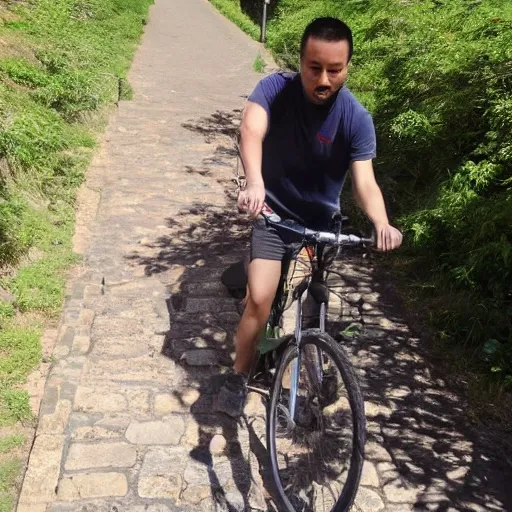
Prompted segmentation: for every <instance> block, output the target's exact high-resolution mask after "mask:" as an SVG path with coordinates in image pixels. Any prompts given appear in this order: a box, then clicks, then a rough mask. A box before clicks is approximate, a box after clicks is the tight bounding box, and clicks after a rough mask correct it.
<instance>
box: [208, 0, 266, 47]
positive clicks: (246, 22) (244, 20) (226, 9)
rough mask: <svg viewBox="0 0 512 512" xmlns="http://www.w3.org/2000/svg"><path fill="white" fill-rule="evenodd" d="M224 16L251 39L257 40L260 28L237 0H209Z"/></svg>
mask: <svg viewBox="0 0 512 512" xmlns="http://www.w3.org/2000/svg"><path fill="white" fill-rule="evenodd" d="M209 1H210V2H211V3H212V4H213V5H214V6H215V7H216V8H217V9H218V10H219V11H220V12H221V13H222V14H224V16H226V17H227V18H229V19H230V20H231V21H232V22H233V23H234V24H235V25H237V26H238V27H240V28H241V29H242V30H243V31H244V32H245V33H247V34H249V35H250V36H251V37H252V38H253V39H255V40H256V41H259V39H260V28H259V26H258V25H257V24H256V23H254V21H253V20H251V18H250V17H249V16H248V15H247V14H245V13H244V12H243V10H242V8H241V7H240V3H239V2H238V0H209Z"/></svg>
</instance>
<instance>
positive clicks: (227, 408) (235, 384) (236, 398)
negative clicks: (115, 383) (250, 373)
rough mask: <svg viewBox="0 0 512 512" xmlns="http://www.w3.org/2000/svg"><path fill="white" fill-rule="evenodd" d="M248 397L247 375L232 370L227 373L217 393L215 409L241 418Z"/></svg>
mask: <svg viewBox="0 0 512 512" xmlns="http://www.w3.org/2000/svg"><path fill="white" fill-rule="evenodd" d="M246 398H247V386H246V383H245V377H244V376H243V375H242V374H240V373H236V372H231V373H229V374H227V375H226V380H225V382H224V384H223V385H222V387H221V388H220V391H219V394H218V395H217V399H216V401H215V406H214V407H215V411H216V412H223V413H224V414H227V415H228V416H231V417H232V418H239V417H240V416H241V415H242V413H243V411H244V406H245V400H246Z"/></svg>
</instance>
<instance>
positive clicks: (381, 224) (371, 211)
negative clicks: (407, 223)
mask: <svg viewBox="0 0 512 512" xmlns="http://www.w3.org/2000/svg"><path fill="white" fill-rule="evenodd" d="M350 170H351V173H352V193H353V195H354V199H355V200H356V202H357V204H358V205H359V207H360V208H361V209H362V210H363V211H364V213H366V215H368V217H369V218H370V220H371V221H372V223H373V225H374V226H375V231H376V234H377V249H379V250H381V251H391V250H393V249H397V248H398V247H400V245H401V243H402V233H400V231H398V229H396V228H394V227H393V226H391V225H390V224H389V220H388V215H387V213H386V205H385V204H384V198H383V197H382V192H381V190H380V187H379V185H378V184H377V182H376V181H375V173H374V172H373V165H372V161H371V160H363V161H354V162H352V163H351V164H350Z"/></svg>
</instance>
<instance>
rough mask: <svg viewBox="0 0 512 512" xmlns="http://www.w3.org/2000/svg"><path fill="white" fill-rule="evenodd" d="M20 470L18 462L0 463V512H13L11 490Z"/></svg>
mask: <svg viewBox="0 0 512 512" xmlns="http://www.w3.org/2000/svg"><path fill="white" fill-rule="evenodd" d="M20 470H21V462H20V461H19V460H9V461H5V462H1V463H0V512H11V511H12V510H13V502H14V496H13V494H14V493H13V489H14V488H15V483H16V480H17V478H18V474H19V472H20Z"/></svg>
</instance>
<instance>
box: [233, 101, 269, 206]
mask: <svg viewBox="0 0 512 512" xmlns="http://www.w3.org/2000/svg"><path fill="white" fill-rule="evenodd" d="M267 128H268V114H267V112H266V111H265V109H264V108H263V107H262V106H261V105H258V104H257V103H254V102H252V101H249V102H247V105H246V107H245V109H244V113H243V116H242V124H241V126H240V153H241V158H242V164H243V167H244V172H245V177H246V180H247V187H246V188H245V190H243V191H242V192H240V194H239V196H238V208H239V209H240V210H242V211H245V212H247V213H249V214H251V215H258V214H259V213H260V211H261V208H262V207H263V203H264V201H265V185H264V183H263V176H262V173H261V164H262V153H263V139H264V138H265V135H266V133H267Z"/></svg>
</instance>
